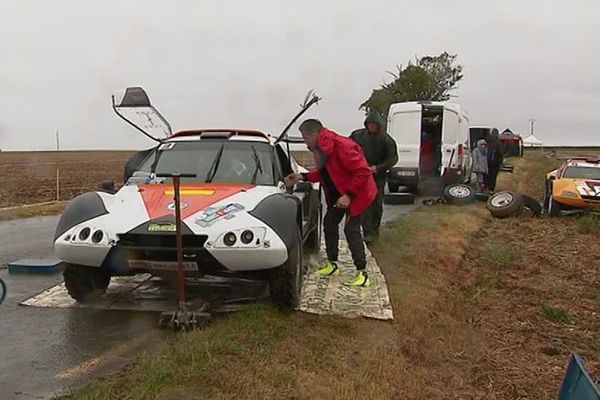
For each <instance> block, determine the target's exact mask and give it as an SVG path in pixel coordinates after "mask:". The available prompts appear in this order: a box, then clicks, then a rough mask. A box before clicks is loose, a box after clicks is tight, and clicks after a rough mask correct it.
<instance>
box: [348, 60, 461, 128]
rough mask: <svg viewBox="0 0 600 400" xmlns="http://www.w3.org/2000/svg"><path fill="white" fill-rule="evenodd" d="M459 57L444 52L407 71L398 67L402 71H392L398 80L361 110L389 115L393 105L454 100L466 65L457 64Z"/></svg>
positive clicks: (373, 95)
mask: <svg viewBox="0 0 600 400" xmlns="http://www.w3.org/2000/svg"><path fill="white" fill-rule="evenodd" d="M456 57H457V55H456V54H449V53H447V52H443V53H442V54H440V55H439V56H426V57H421V58H416V60H415V62H414V63H413V62H412V61H411V62H409V63H408V65H407V66H406V68H402V66H401V65H400V66H397V68H398V72H396V73H394V72H388V73H389V74H390V75H392V76H393V77H394V80H393V81H392V82H389V83H384V84H383V85H381V87H380V88H379V89H374V90H373V93H371V97H369V99H368V100H367V101H365V102H364V103H363V104H361V106H360V108H361V109H364V110H365V111H366V112H369V111H371V110H376V111H379V112H380V113H381V114H382V115H384V116H387V113H388V109H389V108H390V105H391V104H393V103H399V102H403V101H420V100H430V101H446V100H448V99H450V91H451V90H453V89H456V87H457V86H456V84H457V83H458V81H460V80H461V79H462V78H463V75H462V65H455V61H456Z"/></svg>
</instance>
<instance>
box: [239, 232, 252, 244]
mask: <svg viewBox="0 0 600 400" xmlns="http://www.w3.org/2000/svg"><path fill="white" fill-rule="evenodd" d="M253 240H254V232H252V231H251V230H248V229H247V230H245V231H244V232H242V243H244V244H250V243H252V241H253Z"/></svg>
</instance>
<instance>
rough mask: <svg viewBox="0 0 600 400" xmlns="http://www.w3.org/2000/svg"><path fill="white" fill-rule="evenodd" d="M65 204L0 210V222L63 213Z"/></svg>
mask: <svg viewBox="0 0 600 400" xmlns="http://www.w3.org/2000/svg"><path fill="white" fill-rule="evenodd" d="M66 206H67V202H62V201H61V202H57V203H49V204H40V205H32V206H22V207H11V208H8V209H0V221H5V220H11V219H19V218H30V217H38V216H42V215H56V214H60V213H62V212H63V211H64V209H65V207H66Z"/></svg>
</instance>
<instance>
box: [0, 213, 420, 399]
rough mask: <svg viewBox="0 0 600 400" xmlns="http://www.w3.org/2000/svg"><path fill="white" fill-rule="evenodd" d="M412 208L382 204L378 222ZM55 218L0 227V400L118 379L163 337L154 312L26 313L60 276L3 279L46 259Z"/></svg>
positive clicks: (46, 310) (40, 395) (68, 310)
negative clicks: (12, 266)
mask: <svg viewBox="0 0 600 400" xmlns="http://www.w3.org/2000/svg"><path fill="white" fill-rule="evenodd" d="M414 208H415V206H414V205H404V206H388V205H386V206H385V212H384V222H388V221H392V220H395V219H398V218H400V217H402V216H403V215H406V214H408V213H409V212H410V211H412V210H413V209H414ZM57 221H58V217H55V216H51V217H38V218H30V219H25V220H16V221H7V222H0V238H1V240H0V266H1V267H0V268H2V269H0V277H2V279H4V280H5V282H6V284H7V286H8V296H7V298H6V300H5V302H4V303H2V304H1V305H0V338H1V340H2V344H1V345H0V399H3V400H5V399H46V398H52V397H54V396H56V395H58V394H64V393H68V392H69V390H72V389H76V388H78V387H81V386H82V385H85V384H86V383H87V382H89V381H90V380H92V379H94V378H96V377H98V376H104V375H109V374H111V373H117V372H119V371H120V369H121V368H122V367H123V366H124V365H125V364H126V363H128V362H130V361H132V360H133V359H134V358H135V357H136V356H139V355H141V354H143V353H144V352H148V351H153V350H154V349H156V348H157V346H158V345H159V344H160V342H161V339H162V338H165V337H167V336H169V335H170V333H169V332H165V331H160V330H158V329H157V328H156V323H157V315H156V314H155V313H147V312H146V313H144V312H130V311H103V310H90V309H77V308H66V309H65V308H63V309H59V308H32V307H24V306H19V302H21V301H23V300H25V299H27V298H29V297H31V296H33V295H36V294H38V293H39V292H41V291H43V290H45V289H47V288H49V287H52V286H54V285H56V284H57V283H60V282H61V281H62V276H61V274H56V275H33V274H8V271H7V269H6V268H4V266H5V265H6V264H7V263H9V262H12V261H16V260H18V259H22V258H49V257H52V254H53V251H52V237H53V234H54V228H55V227H56V223H57Z"/></svg>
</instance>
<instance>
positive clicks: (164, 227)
mask: <svg viewBox="0 0 600 400" xmlns="http://www.w3.org/2000/svg"><path fill="white" fill-rule="evenodd" d="M175 231H176V226H175V224H171V223H166V224H150V225H148V232H175Z"/></svg>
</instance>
